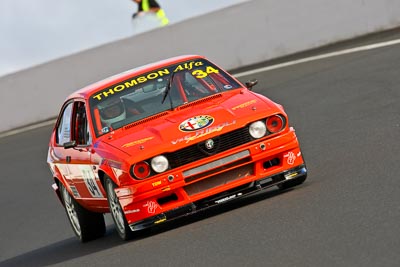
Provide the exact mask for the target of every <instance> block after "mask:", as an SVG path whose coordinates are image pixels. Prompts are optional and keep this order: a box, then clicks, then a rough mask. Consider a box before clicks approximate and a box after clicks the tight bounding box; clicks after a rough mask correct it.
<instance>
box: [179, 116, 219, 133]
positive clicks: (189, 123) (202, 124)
mask: <svg viewBox="0 0 400 267" xmlns="http://www.w3.org/2000/svg"><path fill="white" fill-rule="evenodd" d="M213 123H214V118H213V117H211V116H209V115H199V116H195V117H192V118H190V119H187V120H185V121H184V122H182V123H181V124H180V125H179V130H180V131H182V132H194V131H197V130H200V129H203V128H207V127H209V126H211V125H212V124H213Z"/></svg>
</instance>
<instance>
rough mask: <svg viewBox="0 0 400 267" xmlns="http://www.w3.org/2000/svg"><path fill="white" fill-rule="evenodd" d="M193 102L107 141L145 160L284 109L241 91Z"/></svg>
mask: <svg viewBox="0 0 400 267" xmlns="http://www.w3.org/2000/svg"><path fill="white" fill-rule="evenodd" d="M203 100H205V101H198V102H195V103H190V104H188V105H186V106H183V107H180V108H178V109H176V110H174V111H168V112H167V113H166V114H165V115H163V116H160V117H158V116H154V117H153V118H154V119H150V120H148V119H145V120H143V123H140V122H139V123H135V125H134V126H132V125H128V126H127V127H124V128H122V129H120V130H117V131H115V132H114V133H111V134H110V135H109V136H108V137H107V138H104V142H105V143H107V144H109V145H111V146H113V147H115V148H116V149H119V150H121V151H123V152H125V153H126V154H128V155H130V157H132V158H133V159H132V160H133V161H138V160H145V159H147V158H150V157H152V156H155V155H159V154H163V153H167V152H173V151H176V150H178V149H181V148H183V147H186V146H189V145H192V144H196V143H198V142H201V141H204V140H207V139H209V138H212V137H213V136H216V135H221V134H223V133H226V132H229V131H232V130H235V129H237V128H241V127H244V126H245V125H247V124H248V123H249V122H251V121H255V120H257V119H260V118H265V117H267V116H268V115H270V114H272V113H282V112H283V110H282V108H281V107H280V106H279V105H277V104H275V103H274V102H272V101H271V100H269V99H267V98H265V97H263V96H261V95H258V94H255V93H253V92H250V91H248V90H239V91H238V92H230V93H224V94H218V95H214V96H212V97H209V98H207V99H203Z"/></svg>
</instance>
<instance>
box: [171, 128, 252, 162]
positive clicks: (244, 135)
mask: <svg viewBox="0 0 400 267" xmlns="http://www.w3.org/2000/svg"><path fill="white" fill-rule="evenodd" d="M212 139H213V142H214V146H213V148H211V149H207V147H206V144H205V143H206V141H204V142H200V143H197V144H194V145H191V146H188V147H185V148H183V149H181V150H178V151H175V152H172V153H168V154H165V156H166V157H167V158H168V161H169V163H170V166H171V168H172V169H173V168H176V167H179V166H182V165H185V164H188V163H190V162H194V161H197V160H200V159H203V158H206V157H209V156H210V155H215V154H217V153H220V152H223V151H226V150H229V149H231V148H235V147H238V146H240V145H243V144H246V143H248V142H251V141H253V139H252V137H251V136H250V134H249V130H248V127H244V128H240V129H237V130H235V131H232V132H229V133H226V134H223V135H220V136H218V137H213V138H212Z"/></svg>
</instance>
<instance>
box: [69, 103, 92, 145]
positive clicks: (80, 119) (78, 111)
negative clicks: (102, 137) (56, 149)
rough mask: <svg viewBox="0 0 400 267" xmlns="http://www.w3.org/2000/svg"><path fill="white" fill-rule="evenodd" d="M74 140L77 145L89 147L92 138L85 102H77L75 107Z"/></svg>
mask: <svg viewBox="0 0 400 267" xmlns="http://www.w3.org/2000/svg"><path fill="white" fill-rule="evenodd" d="M73 121H74V122H75V124H74V137H73V138H74V140H75V141H76V144H77V145H89V144H90V143H91V136H90V130H89V124H88V120H87V114H86V110H85V103H84V102H75V106H74V120H73Z"/></svg>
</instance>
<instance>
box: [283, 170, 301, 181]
mask: <svg viewBox="0 0 400 267" xmlns="http://www.w3.org/2000/svg"><path fill="white" fill-rule="evenodd" d="M297 174H298V173H297V172H292V173H288V174H285V179H286V180H290V179H293V178H294V177H296V176H297Z"/></svg>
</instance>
